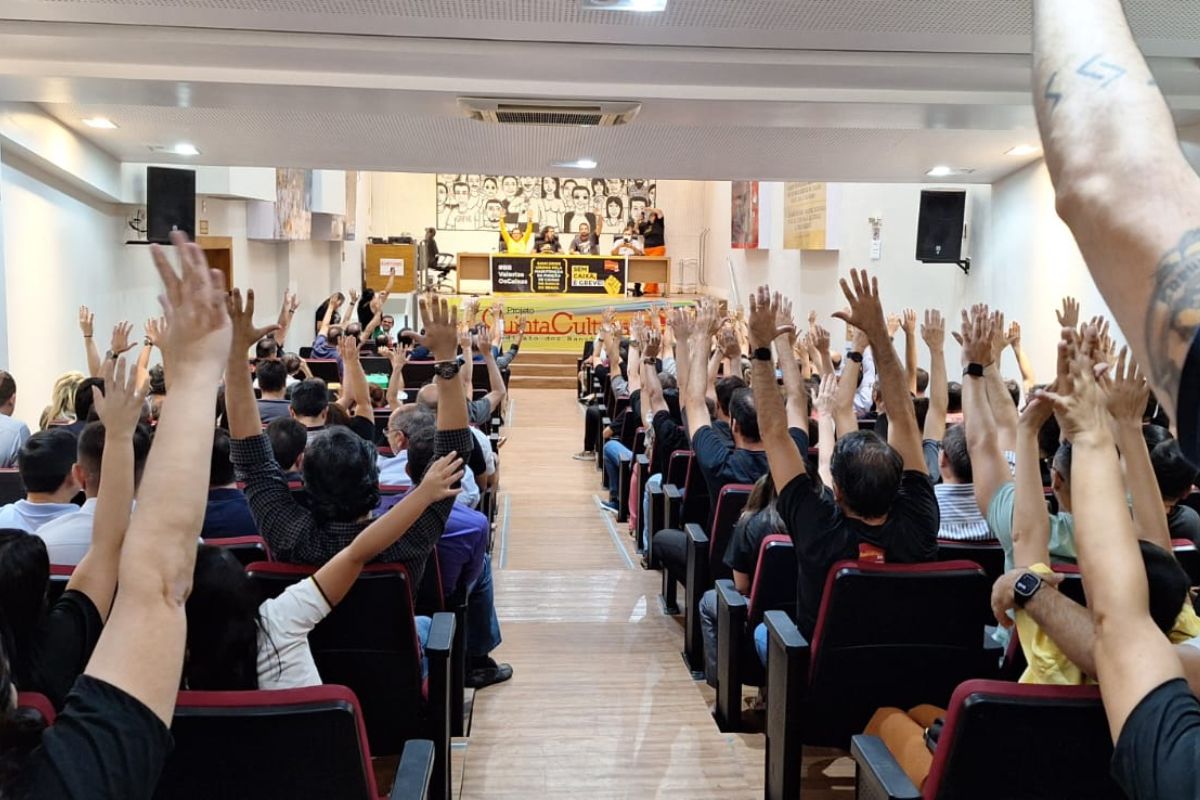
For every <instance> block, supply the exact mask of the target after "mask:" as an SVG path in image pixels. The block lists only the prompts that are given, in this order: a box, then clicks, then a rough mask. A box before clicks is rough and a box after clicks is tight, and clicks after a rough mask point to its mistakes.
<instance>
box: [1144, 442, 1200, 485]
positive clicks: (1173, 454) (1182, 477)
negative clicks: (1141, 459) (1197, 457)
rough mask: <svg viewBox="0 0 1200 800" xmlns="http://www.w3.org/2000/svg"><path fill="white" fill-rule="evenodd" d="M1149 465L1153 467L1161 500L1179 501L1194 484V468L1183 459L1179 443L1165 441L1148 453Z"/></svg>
mask: <svg viewBox="0 0 1200 800" xmlns="http://www.w3.org/2000/svg"><path fill="white" fill-rule="evenodd" d="M1150 463H1152V464H1153V465H1154V477H1155V478H1156V479H1157V480H1158V490H1159V492H1161V493H1162V498H1163V500H1181V499H1183V498H1184V497H1187V495H1188V493H1189V492H1191V491H1192V485H1193V484H1194V483H1195V482H1196V468H1195V467H1193V466H1192V465H1191V464H1189V463H1188V460H1187V459H1186V458H1184V457H1183V450H1181V449H1180V448H1179V442H1177V441H1175V440H1174V439H1167V440H1166V441H1165V442H1162V443H1160V444H1158V445H1157V446H1156V447H1155V448H1154V449H1153V450H1151V451H1150Z"/></svg>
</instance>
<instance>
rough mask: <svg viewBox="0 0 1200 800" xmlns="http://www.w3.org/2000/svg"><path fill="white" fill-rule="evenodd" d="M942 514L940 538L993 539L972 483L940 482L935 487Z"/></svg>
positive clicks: (939, 530) (969, 540)
mask: <svg viewBox="0 0 1200 800" xmlns="http://www.w3.org/2000/svg"><path fill="white" fill-rule="evenodd" d="M933 492H934V494H935V495H936V496H937V501H938V509H939V510H940V511H941V514H942V523H941V527H940V528H939V529H938V538H939V539H951V540H953V541H956V542H977V541H983V540H987V539H991V538H993V537H992V533H991V531H990V530H989V529H988V524H987V520H986V519H984V518H983V514H981V513H979V506H978V505H977V504H976V503H975V487H974V486H973V485H972V484H970V483H939V484H938V485H937V486H934V487H933Z"/></svg>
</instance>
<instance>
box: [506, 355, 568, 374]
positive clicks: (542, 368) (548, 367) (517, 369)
mask: <svg viewBox="0 0 1200 800" xmlns="http://www.w3.org/2000/svg"><path fill="white" fill-rule="evenodd" d="M522 357H523V356H517V358H516V360H515V361H513V362H512V366H510V367H509V369H510V370H511V371H512V374H513V376H514V377H516V376H517V375H520V376H522V377H530V378H571V377H574V376H575V375H577V374H578V370H576V369H575V364H574V362H572V363H570V364H523V363H521V359H522Z"/></svg>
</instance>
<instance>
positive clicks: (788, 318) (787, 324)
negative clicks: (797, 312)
mask: <svg viewBox="0 0 1200 800" xmlns="http://www.w3.org/2000/svg"><path fill="white" fill-rule="evenodd" d="M775 327H776V329H778V330H780V331H784V330H787V331H789V332H790V333H793V334H794V333H795V332H796V321H795V319H793V318H792V301H791V300H789V299H787V298H786V297H783V296H782V295H781V296H780V298H779V308H778V310H776V312H775Z"/></svg>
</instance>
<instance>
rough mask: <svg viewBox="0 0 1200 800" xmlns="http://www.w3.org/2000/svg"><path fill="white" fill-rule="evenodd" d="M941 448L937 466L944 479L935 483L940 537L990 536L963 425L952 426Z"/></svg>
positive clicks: (976, 538) (961, 539)
mask: <svg viewBox="0 0 1200 800" xmlns="http://www.w3.org/2000/svg"><path fill="white" fill-rule="evenodd" d="M939 449H940V453H939V456H938V469H939V471H940V473H941V476H942V480H941V482H940V483H938V484H937V485H936V486H934V487H933V491H934V494H935V495H937V502H938V509H939V511H940V514H941V526H940V527H939V529H938V538H939V539H950V540H952V541H958V542H971V541H983V540H987V539H991V538H992V533H991V530H989V528H988V524H987V520H985V519H984V518H983V514H981V513H980V512H979V505H978V504H977V503H976V502H975V487H974V486H973V485H972V483H971V478H972V475H971V454H970V453H969V452H967V434H966V430H965V429H964V428H963V426H962V425H954V426H952V427H951V428H949V429H948V430H947V431H946V435H945V436H944V437H942V446H941V448H939Z"/></svg>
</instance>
